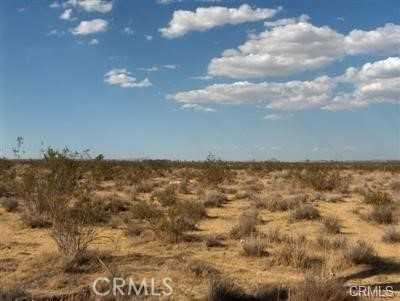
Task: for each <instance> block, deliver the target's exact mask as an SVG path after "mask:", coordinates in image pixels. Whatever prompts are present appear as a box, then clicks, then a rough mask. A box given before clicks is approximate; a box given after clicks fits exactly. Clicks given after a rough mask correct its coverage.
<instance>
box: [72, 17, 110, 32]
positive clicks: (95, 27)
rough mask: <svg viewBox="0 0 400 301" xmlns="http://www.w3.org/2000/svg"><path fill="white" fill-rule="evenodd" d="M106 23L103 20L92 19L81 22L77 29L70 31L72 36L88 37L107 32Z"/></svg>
mask: <svg viewBox="0 0 400 301" xmlns="http://www.w3.org/2000/svg"><path fill="white" fill-rule="evenodd" d="M107 27H108V22H107V21H106V20H103V19H94V20H92V21H82V22H81V23H80V24H79V25H78V26H77V27H75V28H74V29H72V34H73V35H88V34H93V33H99V32H104V31H106V30H107Z"/></svg>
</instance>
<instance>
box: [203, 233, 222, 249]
mask: <svg viewBox="0 0 400 301" xmlns="http://www.w3.org/2000/svg"><path fill="white" fill-rule="evenodd" d="M223 240H224V238H223V237H222V236H221V235H209V236H207V237H206V239H205V245H206V247H207V248H216V247H223V246H224V243H223V242H222V241H223Z"/></svg>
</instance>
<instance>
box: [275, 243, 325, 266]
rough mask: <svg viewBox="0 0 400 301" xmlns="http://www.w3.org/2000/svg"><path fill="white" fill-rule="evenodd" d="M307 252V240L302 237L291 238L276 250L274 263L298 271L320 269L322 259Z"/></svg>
mask: <svg viewBox="0 0 400 301" xmlns="http://www.w3.org/2000/svg"><path fill="white" fill-rule="evenodd" d="M308 250H309V248H307V240H306V238H305V237H304V236H298V237H291V238H290V239H289V240H287V241H285V242H284V244H283V245H282V246H280V247H279V248H278V249H277V251H276V252H275V254H274V262H275V263H277V264H280V265H286V266H293V267H295V268H298V269H311V268H313V267H320V266H321V264H322V259H321V258H318V257H316V256H313V255H311V254H309V252H308Z"/></svg>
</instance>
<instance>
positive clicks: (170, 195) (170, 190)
mask: <svg viewBox="0 0 400 301" xmlns="http://www.w3.org/2000/svg"><path fill="white" fill-rule="evenodd" d="M152 197H153V198H155V199H157V201H159V202H160V204H161V205H163V206H173V205H175V203H176V201H177V194H176V187H175V186H174V185H168V186H167V187H165V188H163V189H159V190H156V191H155V192H154V193H153V195H152Z"/></svg>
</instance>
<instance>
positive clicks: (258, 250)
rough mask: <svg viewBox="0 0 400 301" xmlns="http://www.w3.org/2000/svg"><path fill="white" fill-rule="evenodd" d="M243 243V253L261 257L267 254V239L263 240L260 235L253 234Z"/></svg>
mask: <svg viewBox="0 0 400 301" xmlns="http://www.w3.org/2000/svg"><path fill="white" fill-rule="evenodd" d="M241 243H242V249H243V253H244V255H246V256H251V257H261V256H263V255H265V254H266V252H264V249H265V241H263V240H262V239H261V237H260V236H254V235H252V236H250V237H249V238H246V239H244V240H243V241H242V242H241Z"/></svg>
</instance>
